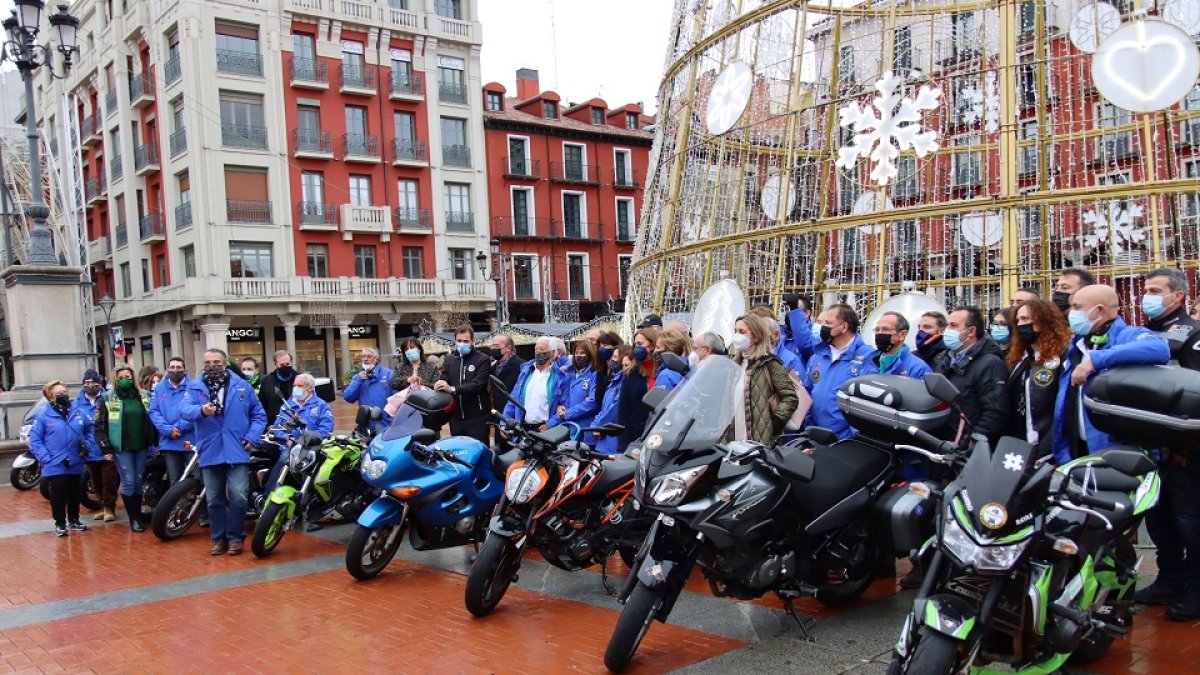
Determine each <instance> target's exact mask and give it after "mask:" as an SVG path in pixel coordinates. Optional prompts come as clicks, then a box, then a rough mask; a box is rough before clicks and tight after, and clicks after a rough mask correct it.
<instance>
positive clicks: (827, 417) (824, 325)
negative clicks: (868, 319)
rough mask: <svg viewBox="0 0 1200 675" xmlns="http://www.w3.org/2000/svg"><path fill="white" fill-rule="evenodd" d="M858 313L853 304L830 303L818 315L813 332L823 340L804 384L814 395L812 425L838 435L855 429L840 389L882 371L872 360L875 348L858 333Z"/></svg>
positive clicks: (807, 369) (814, 355)
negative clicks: (839, 400)
mask: <svg viewBox="0 0 1200 675" xmlns="http://www.w3.org/2000/svg"><path fill="white" fill-rule="evenodd" d="M858 325H859V324H858V314H857V313H856V312H855V311H854V308H853V307H851V306H850V305H843V304H837V305H830V306H829V307H826V308H825V311H823V312H821V314H820V316H819V317H817V323H814V324H813V327H812V335H813V336H814V337H816V338H818V339H819V340H820V342H819V344H817V346H816V347H814V348H813V355H812V358H811V359H809V361H808V367H807V368H806V369H805V371H804V380H803V381H804V388H805V389H807V390H808V393H809V394H810V395H811V396H812V408H811V409H809V412H808V419H807V421H806V423H807V424H809V425H815V426H818V427H824V428H826V429H829V430H830V431H832V432H833V433H835V434H837V437H838V438H839V439H840V438H846V437H847V436H850V435H851V434H853V433H854V429H853V428H852V427H851V426H850V423H849V422H847V421H846V418H845V416H843V415H842V411H841V410H840V409H838V404H837V391H838V388H839V387H841V386H842V384H844V383H845V382H846V381H847V380H849V379H852V378H855V377H859V376H861V375H871V374H873V373H876V372H878V371H877V370H876V368H875V365H874V364H873V363H871V356H872V355H873V354H874V353H875V348H874V347H872V346H870V345H868V344H867V343H865V342H863V340H862V338H861V337H859V335H858Z"/></svg>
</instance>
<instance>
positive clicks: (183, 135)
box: [170, 129, 187, 157]
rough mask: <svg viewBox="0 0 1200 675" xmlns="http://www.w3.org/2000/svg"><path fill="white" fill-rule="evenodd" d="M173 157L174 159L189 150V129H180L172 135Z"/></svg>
mask: <svg viewBox="0 0 1200 675" xmlns="http://www.w3.org/2000/svg"><path fill="white" fill-rule="evenodd" d="M170 142H171V156H172V157H174V156H175V155H178V154H179V153H181V152H183V151H184V150H187V129H180V130H179V131H176V132H175V133H173V134H171V139H170Z"/></svg>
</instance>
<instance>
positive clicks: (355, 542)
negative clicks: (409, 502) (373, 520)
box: [346, 521, 404, 581]
mask: <svg viewBox="0 0 1200 675" xmlns="http://www.w3.org/2000/svg"><path fill="white" fill-rule="evenodd" d="M403 539H404V522H403V521H401V522H399V523H396V524H395V525H387V526H384V527H375V528H368V527H363V526H362V525H358V526H356V527H355V528H354V534H353V535H352V536H351V537H350V544H349V545H348V546H347V547H346V571H347V572H349V573H350V576H352V577H354V578H355V579H359V580H362V581H366V580H367V579H371V578H374V577H375V576H376V575H378V574H379V573H380V572H382V571H383V568H385V567H387V566H388V563H390V562H392V558H394V557H396V551H398V550H400V542H401V541H402V540H403Z"/></svg>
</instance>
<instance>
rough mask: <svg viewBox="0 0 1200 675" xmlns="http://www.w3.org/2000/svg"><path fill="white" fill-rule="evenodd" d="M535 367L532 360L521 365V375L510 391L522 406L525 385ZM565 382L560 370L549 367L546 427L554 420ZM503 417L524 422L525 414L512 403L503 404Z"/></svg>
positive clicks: (554, 366) (565, 378) (560, 402)
mask: <svg viewBox="0 0 1200 675" xmlns="http://www.w3.org/2000/svg"><path fill="white" fill-rule="evenodd" d="M535 365H536V364H535V363H534V362H533V360H532V359H530V360H529V361H526V362H525V363H522V364H521V374H520V375H517V386H516V387H514V388H513V390H512V397H513V398H515V399H517V400H518V401H520V402H521V404H522V405H524V404H525V383H526V382H528V381H529V374H530V373H532V372H533V367H534V366H535ZM566 381H567V377H566V375H565V374H564V373H563V371H562V369H560V368H559V367H558V366H557V365H551V366H550V381H549V383H548V384H547V387H548V388H549V392H548V394H549V396H547V399H548V400H549V402H550V417H549V418H548V419H547V425H549V421H550V420H551V419H553V418H554V413H555V412H556V411H557V410H558V406H559V405H561V404H562V401H563V396H564V391H563V390H564V389H565V383H566ZM504 416H505V417H511V418H513V419H514V420H516V421H518V422H524V421H525V413H523V412H521V409H520V408H518V407H517V406H515V405H513V404H512V401H509V402H508V403H506V404H504Z"/></svg>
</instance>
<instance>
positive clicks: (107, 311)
mask: <svg viewBox="0 0 1200 675" xmlns="http://www.w3.org/2000/svg"><path fill="white" fill-rule="evenodd" d="M96 304H98V305H100V310H101V311H102V312H104V332H105V336H106V337H105V338H104V344H105V345H107V347H106V348H105V350H104V351H105V352H111V351H112V347H113V344H112V311H113V307H116V306H117V301H116V300H113V297H112V296H111V295H109V294H108V293H105V294H104V297H103V298H100V301H99V302H97V303H96ZM108 358H109V357H108V354H107V353H106V354H105V355H104V367H105V369H107V372H109V373H111V372H112V368H111V365H112V364H110V363H109V362H108Z"/></svg>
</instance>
